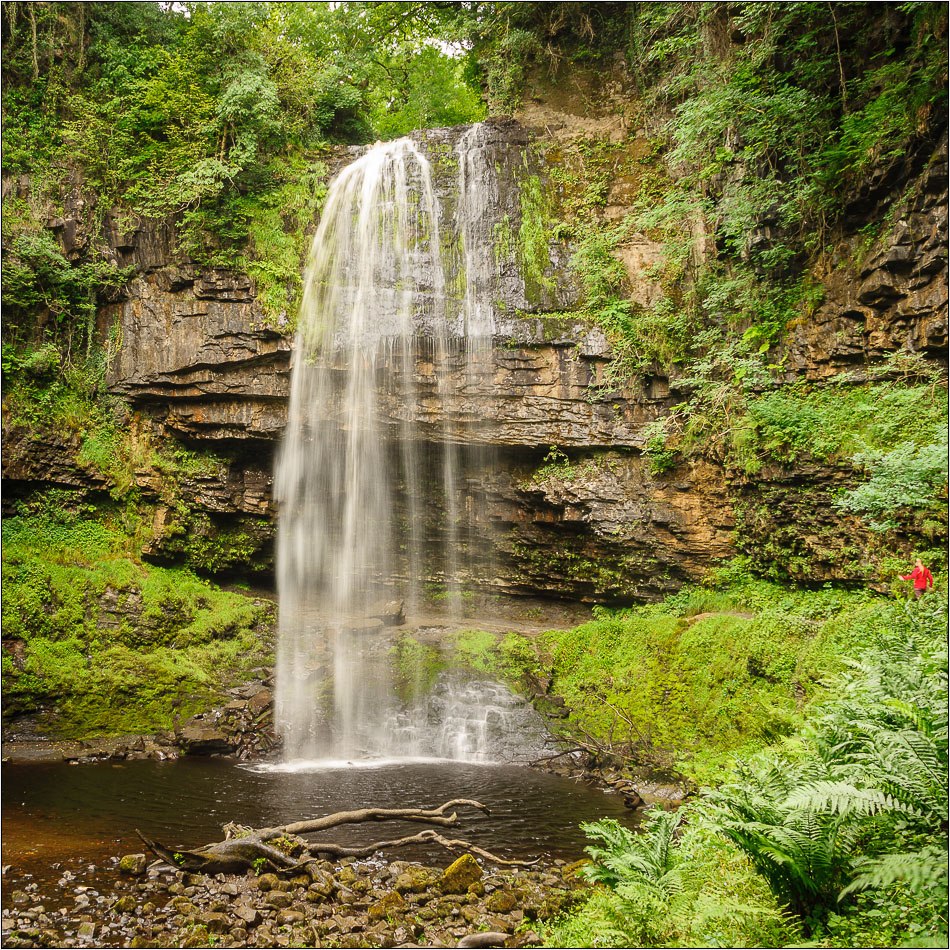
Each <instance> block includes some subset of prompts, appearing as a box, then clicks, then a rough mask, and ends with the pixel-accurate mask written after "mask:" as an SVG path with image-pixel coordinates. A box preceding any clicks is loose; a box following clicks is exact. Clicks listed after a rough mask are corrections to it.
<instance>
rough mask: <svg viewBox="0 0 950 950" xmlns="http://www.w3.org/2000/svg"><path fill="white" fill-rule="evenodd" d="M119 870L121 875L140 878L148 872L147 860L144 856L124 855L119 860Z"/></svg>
mask: <svg viewBox="0 0 950 950" xmlns="http://www.w3.org/2000/svg"><path fill="white" fill-rule="evenodd" d="M119 870H120V871H121V872H122V873H123V874H131V875H133V876H134V877H140V876H141V875H143V874H144V873H145V872H146V871H147V870H148V859H147V858H146V857H145V855H144V854H126V855H123V856H122V857H121V858H120V859H119Z"/></svg>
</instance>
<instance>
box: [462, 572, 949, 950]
mask: <svg viewBox="0 0 950 950" xmlns="http://www.w3.org/2000/svg"><path fill="white" fill-rule="evenodd" d="M899 584H900V582H899V581H897V580H896V578H895V590H896V589H897V587H898V585H899ZM905 586H906V585H905ZM908 595H909V592H908V591H906V590H905V591H903V592H901V593H897V594H896V595H892V596H890V597H882V596H881V595H879V594H875V593H872V592H852V593H847V592H842V591H836V590H834V589H832V588H830V587H826V588H824V589H822V590H817V591H815V590H806V589H795V588H790V587H788V586H780V585H777V584H773V583H768V582H765V581H761V580H757V579H755V578H753V577H751V576H750V575H749V573H748V569H747V565H745V564H744V563H743V562H741V561H737V562H735V563H734V564H732V565H730V566H729V567H728V569H725V570H723V571H720V572H719V573H718V574H717V575H715V576H713V577H711V578H710V582H709V583H708V584H707V585H706V586H703V587H696V588H687V589H684V590H683V591H681V592H679V593H678V594H676V595H674V596H672V597H670V598H668V599H667V600H666V601H665V602H664V603H662V604H658V605H655V606H650V607H643V608H636V609H631V610H626V611H618V612H613V613H611V612H606V611H600V610H596V609H595V612H594V613H595V619H594V620H592V621H591V622H590V623H587V624H585V625H583V626H581V627H578V628H575V629H573V630H567V631H552V632H549V633H547V634H544V635H542V636H540V637H536V638H529V637H524V636H520V635H515V634H509V635H508V636H507V637H506V638H505V639H504V641H502V642H501V643H499V644H498V645H497V646H496V647H495V648H494V649H491V648H490V640H491V638H490V637H489V636H488V635H487V634H486V635H483V636H481V637H479V636H476V635H474V634H472V635H469V636H468V638H467V639H466V640H465V644H464V646H465V649H467V650H468V651H469V653H470V654H471V656H472V657H473V662H475V663H476V665H477V667H478V668H479V669H480V670H482V671H486V670H487V671H490V672H494V673H495V674H496V675H499V676H503V677H506V678H508V679H509V681H510V682H512V683H513V684H514V685H516V686H518V685H520V686H521V687H523V688H526V689H527V690H528V691H529V692H533V693H535V694H536V693H537V691H538V690H539V688H540V689H542V690H544V689H546V696H542V697H541V698H540V700H541V701H540V703H539V706H543V705H544V703H545V702H554V703H555V704H558V703H560V702H563V704H564V708H566V709H567V710H568V711H569V718H568V719H567V720H565V721H564V725H563V729H564V735H565V739H566V741H567V742H568V743H571V742H572V741H577V740H580V741H581V742H583V743H584V744H586V745H588V746H589V747H593V748H595V749H597V750H598V754H599V755H600V756H610V755H612V756H613V757H614V758H615V761H617V762H621V763H623V762H625V763H627V765H628V766H631V767H633V768H634V771H636V769H637V768H638V767H642V766H643V765H644V764H646V765H649V766H651V767H653V768H656V767H660V768H666V769H669V768H673V769H675V770H676V771H678V772H679V773H680V774H681V775H683V776H686V777H688V778H689V779H690V780H691V781H692V782H693V783H696V785H698V784H702V785H711V786H712V788H705V789H703V790H702V791H700V792H698V793H696V794H694V796H693V797H692V798H691V799H690V800H689V801H688V803H687V804H686V805H685V806H683V808H681V809H680V810H679V811H677V812H675V813H670V814H667V813H664V812H661V811H654V812H650V813H648V817H647V820H646V823H645V826H644V828H643V829H642V830H641V831H639V832H638V833H631V832H630V831H628V830H626V829H624V828H622V827H620V826H619V825H617V824H616V823H614V822H609V821H604V822H598V823H595V824H593V825H591V826H588V827H587V829H586V830H587V832H588V834H589V835H590V837H591V838H592V842H595V843H592V845H591V848H590V853H591V855H592V857H593V859H594V863H593V864H592V865H591V866H590V867H589V868H588V869H587V870H586V871H585V873H586V874H587V875H588V876H589V877H590V878H591V879H592V880H594V881H597V882H599V883H600V884H601V885H602V886H601V887H600V888H598V889H597V890H596V891H595V892H594V894H593V895H592V897H591V898H590V900H589V901H588V902H587V903H586V904H585V905H584V906H583V907H582V908H580V909H579V910H577V911H575V912H573V913H572V914H571V915H569V916H567V917H565V918H563V919H562V920H560V921H559V922H557V923H556V924H555V925H554V926H553V927H550V928H548V930H547V932H546V943H547V945H549V946H591V947H598V946H603V947H610V946H614V947H626V946H657V947H663V946H698V945H712V946H787V945H790V944H793V945H794V944H798V943H799V942H800V941H802V940H803V939H809V940H811V941H813V943H814V945H816V946H827V947H834V946H866V945H868V941H870V942H871V943H875V944H880V945H902V944H905V943H907V942H908V941H912V943H910V944H908V945H915V946H938V945H940V940H941V939H943V940H945V935H946V932H947V904H946V887H947V862H946V848H947V827H946V809H947V788H946V771H947V765H948V762H947V651H946V624H947V610H946V606H947V598H946V584H945V581H944V580H941V582H940V584H939V586H938V590H937V591H936V592H935V593H932V594H929V595H927V596H926V597H925V598H924V599H923V600H921V601H915V600H913V599H908ZM694 787H695V786H694Z"/></svg>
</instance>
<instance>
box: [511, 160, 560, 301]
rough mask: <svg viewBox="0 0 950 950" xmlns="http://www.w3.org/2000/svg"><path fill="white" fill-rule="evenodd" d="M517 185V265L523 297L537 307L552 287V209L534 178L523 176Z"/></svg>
mask: <svg viewBox="0 0 950 950" xmlns="http://www.w3.org/2000/svg"><path fill="white" fill-rule="evenodd" d="M520 186H521V192H520V199H519V200H520V203H521V222H520V224H519V226H518V245H517V246H518V263H519V264H520V266H521V275H522V277H523V278H524V284H525V296H526V297H527V299H528V300H529V301H531V302H532V303H538V304H540V303H541V300H542V298H543V296H544V294H545V292H548V291H551V290H553V288H554V281H553V280H552V279H551V277H550V270H551V254H550V247H549V243H550V240H551V224H552V217H551V206H550V203H549V202H548V199H547V195H546V193H545V191H544V190H543V189H542V186H541V179H540V178H539V177H538V176H537V175H526V176H525V177H524V178H522V179H521V182H520ZM503 236H504V234H503Z"/></svg>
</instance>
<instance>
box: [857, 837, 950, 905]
mask: <svg viewBox="0 0 950 950" xmlns="http://www.w3.org/2000/svg"><path fill="white" fill-rule="evenodd" d="M855 869H856V870H859V871H860V873H859V874H858V875H857V876H856V877H855V878H854V880H853V881H852V882H851V883H850V884H849V885H848V886H847V887H846V888H844V890H843V891H842V892H841V894H840V897H842V898H843V897H846V896H848V895H849V894H854V893H856V892H857V891H863V890H867V889H869V888H876V887H887V886H888V885H890V884H894V883H896V882H898V881H903V882H904V883H905V884H907V885H908V887H910V888H911V889H912V890H914V891H918V892H919V891H925V890H936V891H938V892H940V893H946V890H947V883H948V878H950V874H948V864H947V851H946V849H945V848H944V849H940V848H937V847H926V848H921V849H920V850H919V851H910V852H903V853H897V854H885V855H881V856H880V857H876V858H865V859H863V860H861V861H858V862H856V863H855Z"/></svg>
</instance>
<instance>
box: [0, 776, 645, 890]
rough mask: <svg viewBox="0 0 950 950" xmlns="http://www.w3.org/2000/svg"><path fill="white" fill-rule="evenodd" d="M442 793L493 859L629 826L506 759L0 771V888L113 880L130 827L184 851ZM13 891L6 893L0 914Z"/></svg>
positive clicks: (573, 848)
mask: <svg viewBox="0 0 950 950" xmlns="http://www.w3.org/2000/svg"><path fill="white" fill-rule="evenodd" d="M452 798H473V799H476V800H477V801H480V802H482V803H483V804H485V805H487V806H488V807H489V808H490V809H491V815H489V816H484V815H481V814H479V813H478V812H474V811H467V810H466V811H461V810H460V812H459V814H460V817H461V818H462V822H461V824H460V825H459V827H458V828H456V829H452V832H451V834H452V836H453V837H459V838H464V839H465V840H467V841H471V842H472V843H473V844H476V845H479V846H481V847H483V848H485V849H487V850H489V851H494V852H496V853H498V854H500V855H502V856H505V857H513V858H533V857H537V856H542V857H544V858H546V859H554V860H556V859H562V860H565V861H574V860H577V859H579V858H582V857H584V851H583V849H584V846H585V843H586V839H585V837H584V835H583V833H582V832H581V830H580V828H579V825H580V823H581V822H583V821H593V820H596V819H598V818H604V817H610V818H616V819H618V820H619V821H622V822H623V823H625V824H629V825H633V824H634V823H635V822H636V815H635V813H633V812H631V811H630V810H629V809H626V808H625V807H624V805H623V802H622V800H621V799H620V798H619V797H616V796H612V795H606V794H604V793H603V792H601V791H598V790H596V789H593V788H590V787H588V786H586V785H584V784H583V783H581V782H577V781H573V780H571V779H566V778H562V777H559V776H555V775H548V774H546V773H542V772H536V771H533V770H531V769H527V768H522V767H518V766H511V765H473V764H468V763H461V762H444V761H442V762H440V761H397V762H391V763H389V764H384V765H381V764H374V765H372V766H369V765H367V764H366V763H363V764H362V765H361V767H358V768H357V767H337V768H328V767H326V766H325V765H324V766H317V765H316V764H312V765H311V766H310V767H306V768H298V769H296V770H295V769H293V768H280V769H263V768H260V767H256V766H250V767H248V766H245V765H239V764H237V763H235V762H234V761H232V760H228V759H213V758H212V759H201V758H194V759H192V758H187V759H180V760H178V761H175V762H155V761H151V760H145V761H135V762H125V763H114V762H111V763H108V762H107V763H99V764H89V765H76V766H70V765H67V764H65V763H62V764H59V763H56V764H31V765H12V764H7V765H4V766H3V864H4V880H5V881H6V882H14V881H15V882H16V884H17V886H22V884H23V883H24V882H27V881H32V882H35V883H37V884H39V885H40V886H41V887H42V888H44V889H45V890H47V891H48V890H50V889H55V888H56V885H57V882H61V883H60V886H61V887H63V888H64V889H65V888H67V887H68V888H74V887H75V886H76V885H77V884H78V883H80V881H81V880H82V879H84V878H91V879H92V880H95V879H96V878H97V877H100V876H109V875H115V874H116V871H115V866H114V863H113V861H112V859H113V858H118V857H120V856H121V855H123V854H127V853H130V852H140V851H142V850H143V846H142V843H141V841H139V839H138V838H137V836H136V834H135V832H136V829H138V830H140V831H141V832H142V833H143V834H144V835H146V836H147V837H150V838H155V839H157V840H159V841H161V842H163V843H165V844H167V845H170V846H172V847H186V848H193V847H197V846H199V845H202V844H206V843H208V842H210V841H218V840H220V839H221V838H222V832H221V826H222V825H224V824H226V823H227V822H229V821H236V822H239V823H240V824H245V825H252V826H264V825H275V824H283V823H287V822H290V821H296V820H300V819H303V818H308V817H316V816H319V815H323V814H328V813H330V812H334V811H342V810H344V809H351V808H363V807H368V806H371V805H375V806H378V807H383V808H399V807H417V806H419V807H422V806H424V807H433V806H435V805H440V804H442V802H444V801H448V800H449V799H452ZM420 827H421V826H420V825H418V824H413V825H407V824H403V823H399V822H392V823H386V824H385V825H380V824H369V825H366V826H359V825H351V826H345V827H342V828H338V829H335V830H333V831H331V832H329V833H327V835H326V839H325V840H335V841H341V842H342V841H346V842H347V843H350V842H352V843H353V844H360V843H367V842H370V841H374V840H378V839H380V838H389V837H396V836H397V834H391V832H395V833H398V834H399V835H401V834H412V833H415V832H417V831H419V830H420ZM385 856H386V859H387V860H390V861H392V860H412V861H422V862H426V863H430V864H434V865H440V866H445V865H447V864H449V863H450V862H451V860H452V859H453V856H452V855H450V854H449V852H447V851H445V850H444V849H442V848H439V847H437V846H421V845H420V846H414V848H413V849H410V848H402V849H396V850H392V851H389V852H387V853H386V855H385ZM66 872H69V873H68V874H67V873H66ZM82 882H83V883H89V881H88V880H82ZM11 890H12V887H7V888H4V893H5V895H6V896H5V899H4V906H6V899H7V897H8V896H9V892H10V891H11Z"/></svg>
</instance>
